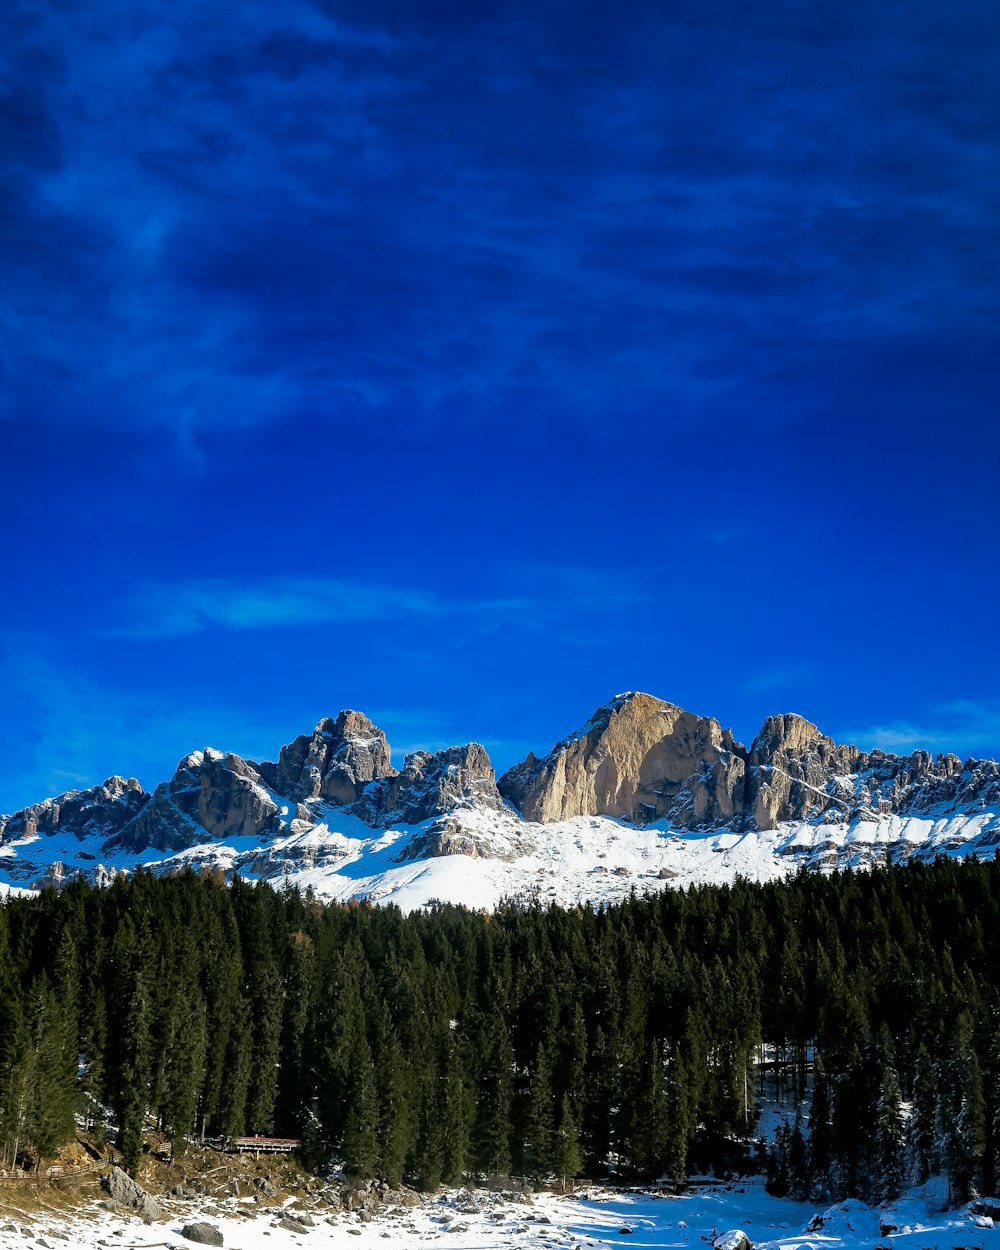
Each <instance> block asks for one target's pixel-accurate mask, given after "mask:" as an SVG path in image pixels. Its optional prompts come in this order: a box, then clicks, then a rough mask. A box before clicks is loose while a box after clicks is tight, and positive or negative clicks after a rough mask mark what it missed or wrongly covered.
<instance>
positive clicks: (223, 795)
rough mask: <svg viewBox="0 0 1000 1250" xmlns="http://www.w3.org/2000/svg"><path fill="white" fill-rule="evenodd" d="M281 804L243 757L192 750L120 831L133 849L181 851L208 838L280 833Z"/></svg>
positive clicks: (208, 748)
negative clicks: (170, 776) (150, 848)
mask: <svg viewBox="0 0 1000 1250" xmlns="http://www.w3.org/2000/svg"><path fill="white" fill-rule="evenodd" d="M278 817H279V808H278V805H277V803H276V802H275V801H274V799H273V798H272V796H271V795H270V793H269V792H268V790H267V787H266V786H265V784H264V781H263V779H262V777H261V776H260V773H259V772H258V771H257V769H256V767H255V766H254V765H253V764H251V763H250V762H249V761H248V760H245V759H242V758H241V757H240V756H239V755H233V754H231V753H230V754H223V752H221V751H214V750H212V749H211V748H210V747H207V748H206V749H205V750H204V751H193V752H192V753H191V754H190V755H187V756H185V758H184V759H182V760H181V762H180V764H178V766H177V771H176V772H175V773H174V775H173V777H172V778H171V779H170V781H167V782H161V783H160V785H158V786H157V787H156V790H155V791H154V792H153V797H152V798H151V799H150V801H149V803H148V804H147V805H146V806H145V808H144V809H143V810H142V811H141V812H140V813H139V814H138V816H136V818H135V819H134V820H133V821H132V822H131V824H129V825H128V826H127V827H126V828H124V829H123V830H122V831H121V834H120V837H119V841H120V843H121V844H122V845H123V846H127V847H129V848H131V849H132V850H136V851H141V850H145V848H146V847H148V846H155V847H159V848H160V849H162V850H183V849H184V848H185V847H189V846H196V845H197V844H198V843H199V842H204V841H205V840H206V835H207V836H208V837H210V838H238V837H259V836H260V835H262V834H266V833H274V832H276V831H277V829H278V827H279V824H280V821H279V819H278Z"/></svg>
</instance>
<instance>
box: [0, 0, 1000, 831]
mask: <svg viewBox="0 0 1000 1250" xmlns="http://www.w3.org/2000/svg"><path fill="white" fill-rule="evenodd" d="M12 11H13V17H12V18H11V17H10V16H9V15H8V17H7V22H6V27H7V29H6V32H5V33H6V35H7V38H6V40H5V43H6V48H7V51H6V53H5V60H4V64H3V69H2V77H0V92H2V106H0V147H2V151H3V154H4V158H3V161H2V164H0V178H2V179H3V186H2V188H0V223H2V224H0V261H2V264H3V277H2V291H3V307H4V324H3V336H2V339H0V369H2V383H0V525H2V530H0V533H2V535H3V539H4V543H3V552H4V561H3V569H4V578H3V598H4V607H5V610H4V611H3V613H2V618H0V810H6V811H10V810H13V809H14V808H16V807H18V806H20V805H22V804H24V803H26V802H29V801H32V800H36V799H38V798H41V797H42V796H44V795H46V794H51V793H56V792H58V791H60V790H64V789H66V788H69V787H71V786H82V785H85V784H92V783H94V782H95V781H99V780H102V779H103V778H104V777H105V776H106V775H108V774H110V773H112V772H124V773H129V774H134V775H136V776H138V777H139V778H140V780H141V781H142V782H143V783H144V784H145V785H147V786H150V787H151V786H152V785H153V784H154V783H155V782H156V781H158V780H160V779H162V778H164V777H166V776H168V775H169V774H170V773H171V772H172V770H173V767H174V765H175V764H176V761H177V760H178V758H179V757H180V756H181V755H183V754H184V753H186V752H187V751H188V750H190V749H193V748H195V747H200V746H204V745H208V744H211V745H215V746H219V747H222V748H226V749H231V750H235V751H237V752H240V753H243V754H246V755H250V756H258V757H260V756H268V757H271V758H273V757H274V756H275V754H276V752H277V750H278V748H279V747H280V745H281V744H282V743H283V742H286V741H288V740H290V739H291V738H292V737H294V736H295V735H296V734H297V733H299V732H302V731H304V730H307V729H309V728H310V727H311V726H312V725H313V724H314V723H315V721H316V720H317V719H319V717H320V716H323V715H327V714H335V713H336V712H337V711H338V710H339V709H340V708H342V707H357V708H360V709H361V710H363V711H365V712H367V713H368V714H369V715H370V716H372V717H373V719H375V720H377V721H378V722H379V723H380V724H382V725H383V727H384V728H385V730H386V732H387V733H388V735H389V740H390V742H391V743H392V745H393V747H394V749H395V750H397V751H398V752H399V753H400V757H401V753H402V752H403V751H404V750H406V749H412V748H414V747H418V746H430V747H438V746H443V745H446V744H448V743H451V742H456V741H465V740H467V739H477V740H480V741H483V742H484V743H485V744H486V745H487V747H488V748H489V750H490V751H491V754H492V755H493V758H494V760H495V762H496V764H497V766H498V768H503V767H506V766H508V765H509V764H511V763H513V762H514V761H515V760H517V759H519V758H521V757H522V756H523V755H524V754H525V753H526V752H527V750H528V749H534V750H536V751H544V750H547V749H548V748H549V747H550V746H551V744H552V742H553V741H554V740H555V739H557V738H558V737H561V736H562V735H563V734H565V733H567V732H569V731H570V730H572V729H573V728H575V727H576V726H577V725H578V724H580V723H581V722H582V721H584V720H586V718H587V717H588V716H589V715H590V713H591V712H592V711H593V709H594V708H595V707H596V706H597V705H598V704H599V703H601V702H603V701H604V700H605V699H607V698H608V697H610V696H611V695H613V694H615V693H617V692H619V691H621V690H626V689H642V690H647V691H649V692H651V693H653V694H656V695H659V696H661V697H663V698H666V699H669V700H671V701H673V702H677V703H680V704H682V705H684V706H686V707H689V708H691V709H692V710H694V711H698V712H702V713H704V714H710V715H714V716H717V717H718V718H719V719H720V720H722V722H723V723H724V724H726V725H730V726H732V728H733V729H734V731H735V733H736V734H737V736H738V737H741V738H742V739H743V740H744V741H749V740H750V739H751V738H752V737H753V734H754V733H755V731H756V730H757V728H758V727H759V725H760V722H761V721H762V720H763V718H764V717H765V716H766V715H768V714H770V713H772V712H776V711H786V710H796V711H800V712H802V713H803V714H804V715H806V716H808V717H810V718H811V719H813V720H815V721H816V722H817V723H818V724H819V725H820V726H821V727H822V728H823V729H825V730H826V731H827V732H829V733H831V734H833V735H834V736H837V737H841V738H848V739H851V740H853V741H857V742H859V743H861V744H862V745H866V746H873V745H881V746H887V747H891V748H893V749H896V750H901V751H909V750H910V749H912V748H913V747H914V746H917V745H922V746H927V747H928V748H930V749H932V750H934V751H940V750H948V749H953V750H956V751H958V752H959V753H960V754H963V755H968V754H979V755H996V754H998V753H1000V666H998V662H997V647H996V620H997V612H998V607H1000V564H998V560H997V555H996V538H997V522H998V519H1000V517H998V514H1000V503H998V492H997V488H996V483H997V465H998V463H1000V458H998V453H1000V430H998V422H997V412H998V402H997V401H998V398H1000V364H998V362H1000V342H998V340H1000V318H998V312H1000V307H998V303H1000V301H998V287H1000V255H998V253H1000V165H998V162H997V157H996V135H997V134H998V133H1000V93H998V92H997V90H996V83H997V81H998V73H1000V9H998V7H997V6H996V5H995V4H994V3H993V2H992V0H974V2H972V3H965V4H963V3H955V4H948V5H942V4H940V3H933V4H932V3H912V2H907V0H900V2H899V3H893V4H891V5H890V4H882V3H874V4H873V3H871V2H870V0H865V3H851V2H850V0H848V3H845V4H837V5H808V4H801V3H798V2H796V3H783V2H782V0H775V2H772V3H769V4H767V5H754V4H751V5H747V4H736V3H734V2H732V0H698V2H697V3H693V2H692V3H683V2H682V3H671V4H669V5H664V4H660V3H655V4H654V3H643V2H642V0H637V2H636V3H634V4H633V5H630V6H626V8H625V9H623V8H622V7H621V6H611V5H604V4H594V5H582V6H581V5H577V4H574V5H569V4H566V3H562V2H554V3H547V4H537V3H531V4H527V3H524V4H522V3H516V2H510V3H495V2H492V0H484V2H483V3H476V4H468V3H464V2H463V3H459V2H458V0H455V2H452V0H426V2H421V3H417V4H414V3H412V0H407V3H402V2H401V0H365V3H360V0H357V2H355V0H344V2H343V3H330V2H328V0H316V2H315V3H310V2H307V0H285V2H283V3H282V4H281V5H272V4H264V3H261V2H260V0H247V2H246V3H244V4H241V5H238V6H236V7H235V8H234V7H233V6H231V5H225V6H223V5H219V4H215V3H212V2H209V3H207V4H206V3H204V2H203V0H200V2H199V3H198V4H195V3H193V2H192V0H177V2H176V3H173V4H171V5H169V6H163V5H162V4H152V3H146V2H140V3H127V4H126V3H119V2H117V0H94V2H90V3H87V4H84V3H82V2H81V0H13V6H12Z"/></svg>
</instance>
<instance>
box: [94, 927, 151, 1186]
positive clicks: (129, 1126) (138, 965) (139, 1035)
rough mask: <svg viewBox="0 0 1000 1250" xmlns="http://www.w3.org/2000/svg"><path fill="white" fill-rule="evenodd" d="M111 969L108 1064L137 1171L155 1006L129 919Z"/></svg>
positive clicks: (123, 1140) (126, 1150) (129, 1157)
mask: <svg viewBox="0 0 1000 1250" xmlns="http://www.w3.org/2000/svg"><path fill="white" fill-rule="evenodd" d="M111 973H112V984H111V994H110V997H109V1008H108V1057H107V1062H106V1065H105V1066H106V1070H107V1074H108V1092H109V1096H110V1101H111V1105H112V1109H113V1111H114V1115H115V1119H116V1121H117V1123H118V1150H119V1152H120V1154H121V1161H122V1166H123V1167H124V1168H125V1170H126V1171H127V1172H128V1173H129V1175H131V1176H134V1175H135V1171H136V1169H137V1167H138V1166H139V1160H140V1159H141V1157H142V1144H143V1131H144V1126H145V1119H146V1111H147V1108H148V1106H149V1077H150V1037H149V1026H150V1010H149V993H148V985H147V979H146V969H145V962H144V955H143V950H142V946H141V944H140V941H139V936H138V934H137V933H136V931H135V926H134V925H133V924H132V922H131V920H129V919H128V918H126V919H124V920H123V921H122V923H121V924H120V925H119V928H118V932H117V933H116V934H115V938H114V941H113V943H112V949H111Z"/></svg>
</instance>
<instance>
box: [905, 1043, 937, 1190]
mask: <svg viewBox="0 0 1000 1250" xmlns="http://www.w3.org/2000/svg"><path fill="white" fill-rule="evenodd" d="M936 1125H937V1082H936V1080H935V1078H934V1065H933V1063H932V1062H931V1056H930V1052H929V1051H928V1049H927V1046H926V1045H925V1044H924V1043H923V1042H921V1043H920V1047H919V1049H918V1051H917V1071H916V1075H915V1077H914V1080H913V1114H912V1115H911V1117H910V1121H909V1125H908V1154H909V1159H910V1167H909V1173H910V1176H911V1178H912V1180H913V1181H914V1183H915V1184H917V1185H922V1184H923V1183H924V1182H925V1181H926V1180H927V1178H928V1177H929V1176H930V1174H931V1172H933V1171H935V1170H936V1168H937V1165H938V1161H937V1155H936V1151H935V1141H936Z"/></svg>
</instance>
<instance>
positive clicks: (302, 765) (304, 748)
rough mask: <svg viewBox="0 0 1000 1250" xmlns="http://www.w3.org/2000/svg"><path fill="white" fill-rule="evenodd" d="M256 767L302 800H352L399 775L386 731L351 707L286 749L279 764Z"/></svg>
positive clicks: (274, 785) (273, 786) (279, 788)
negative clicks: (387, 740)
mask: <svg viewBox="0 0 1000 1250" xmlns="http://www.w3.org/2000/svg"><path fill="white" fill-rule="evenodd" d="M257 768H258V770H259V772H260V774H261V776H262V777H263V778H264V779H265V780H266V782H267V784H268V785H269V786H270V787H271V789H273V790H275V791H276V792H277V793H278V794H282V795H287V797H288V798H290V799H294V800H295V801H296V802H299V803H304V802H308V801H309V800H310V799H318V798H324V799H330V800H331V801H332V802H334V803H344V804H348V803H353V802H355V801H356V800H357V799H359V798H360V797H361V795H362V793H363V792H364V788H365V786H367V785H368V784H369V782H372V781H378V780H380V779H381V778H383V777H394V776H395V775H396V770H395V769H394V768H393V767H392V763H391V762H390V752H389V744H388V742H386V738H385V734H384V733H383V732H382V730H381V729H379V727H378V726H377V725H374V724H372V722H371V721H370V720H369V719H368V717H367V716H363V715H362V714H361V713H360V712H350V711H346V712H341V713H340V715H339V716H338V717H337V718H336V720H334V719H332V718H330V717H327V718H326V719H325V720H321V721H320V722H319V724H318V725H317V726H316V728H315V729H314V730H313V731H312V733H311V734H308V735H307V734H303V735H302V736H301V737H298V738H296V739H295V741H294V742H292V743H290V744H289V745H288V746H286V747H282V748H281V753H280V755H279V756H278V762H277V764H266V763H265V764H258V765H257Z"/></svg>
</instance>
